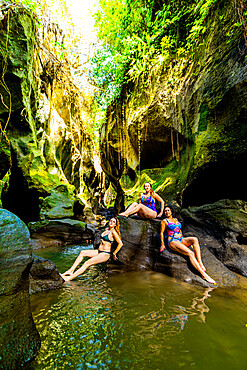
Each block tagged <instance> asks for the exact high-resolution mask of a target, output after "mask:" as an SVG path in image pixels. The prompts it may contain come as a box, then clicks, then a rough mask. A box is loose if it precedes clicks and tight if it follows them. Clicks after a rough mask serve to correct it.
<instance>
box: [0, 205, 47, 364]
mask: <svg viewBox="0 0 247 370" xmlns="http://www.w3.org/2000/svg"><path fill="white" fill-rule="evenodd" d="M0 253H1V258H0V281H1V287H0V310H1V320H0V367H1V368H5V369H17V368H19V367H20V366H21V365H23V364H24V363H25V362H26V361H28V360H30V359H31V358H33V357H34V356H35V355H36V354H37V352H38V350H39V348H40V337H39V333H38V331H37V329H36V327H35V324H34V321H33V318H32V313H31V309H30V300H29V271H30V267H31V264H32V261H33V258H32V250H31V243H30V238H29V232H28V229H27V227H26V225H25V224H24V223H23V222H22V221H21V220H20V219H19V218H18V217H17V216H15V215H14V214H12V213H11V212H9V211H7V210H5V209H0Z"/></svg>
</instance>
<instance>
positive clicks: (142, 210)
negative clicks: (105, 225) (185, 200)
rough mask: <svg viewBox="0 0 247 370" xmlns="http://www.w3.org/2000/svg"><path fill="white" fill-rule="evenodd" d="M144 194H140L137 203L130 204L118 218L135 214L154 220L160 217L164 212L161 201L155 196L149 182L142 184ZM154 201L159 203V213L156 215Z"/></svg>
mask: <svg viewBox="0 0 247 370" xmlns="http://www.w3.org/2000/svg"><path fill="white" fill-rule="evenodd" d="M144 189H145V191H146V192H145V193H142V194H141V199H140V202H139V203H136V202H134V203H132V204H131V205H130V206H129V207H128V208H127V209H126V211H125V212H122V213H120V214H119V215H120V216H125V217H128V216H130V215H133V214H134V213H137V214H138V216H139V217H140V218H143V219H145V218H156V217H161V216H162V214H163V210H164V201H163V199H162V198H161V197H160V196H159V195H158V194H156V193H155V192H154V191H153V189H152V186H151V184H150V183H149V182H145V184H144ZM155 199H156V200H158V201H159V202H160V213H159V214H158V215H157V209H156V206H155Z"/></svg>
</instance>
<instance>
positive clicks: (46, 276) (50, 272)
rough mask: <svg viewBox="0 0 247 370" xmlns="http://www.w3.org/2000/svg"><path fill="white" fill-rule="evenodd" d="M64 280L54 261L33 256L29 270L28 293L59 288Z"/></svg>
mask: <svg viewBox="0 0 247 370" xmlns="http://www.w3.org/2000/svg"><path fill="white" fill-rule="evenodd" d="M63 282H64V280H63V279H62V277H61V276H60V275H59V272H58V270H57V268H56V265H55V263H54V262H52V261H50V260H48V259H45V258H42V257H37V256H35V258H34V261H33V264H32V267H31V270H30V287H29V291H30V293H31V294H32V293H37V292H40V291H42V290H52V289H58V288H61V287H62V285H63Z"/></svg>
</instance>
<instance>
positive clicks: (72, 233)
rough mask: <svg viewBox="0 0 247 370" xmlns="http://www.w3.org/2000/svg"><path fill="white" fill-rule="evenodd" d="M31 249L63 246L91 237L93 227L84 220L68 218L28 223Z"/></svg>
mask: <svg viewBox="0 0 247 370" xmlns="http://www.w3.org/2000/svg"><path fill="white" fill-rule="evenodd" d="M28 227H29V230H30V233H31V238H32V247H33V249H38V248H45V247H49V246H63V245H65V244H75V243H79V242H83V241H88V240H91V239H93V236H94V231H93V228H90V227H87V225H86V223H85V222H82V221H79V220H73V219H70V218H65V219H58V220H43V221H40V222H30V223H29V224H28Z"/></svg>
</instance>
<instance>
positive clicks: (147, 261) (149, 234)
mask: <svg viewBox="0 0 247 370" xmlns="http://www.w3.org/2000/svg"><path fill="white" fill-rule="evenodd" d="M119 220H120V231H121V238H122V241H123V247H122V249H121V250H120V252H119V253H118V258H119V261H120V262H122V263H123V264H124V265H125V266H126V267H125V266H122V265H121V266H119V267H118V264H115V265H114V270H130V269H150V270H155V271H159V272H163V273H164V274H166V275H169V276H172V277H175V278H178V279H180V280H183V281H185V282H188V283H196V284H199V285H203V286H208V285H209V284H208V283H207V282H206V281H205V280H203V279H202V278H201V276H200V275H199V274H198V272H197V271H196V270H195V269H194V268H193V267H192V266H191V265H190V263H189V261H188V259H187V258H186V257H185V256H182V255H180V254H177V253H175V252H171V251H168V250H165V251H163V252H162V253H160V252H159V249H160V236H159V234H160V221H159V220H145V221H144V220H138V219H134V218H131V217H128V218H125V217H121V216H120V217H119ZM187 229H188V228H187ZM189 234H190V235H191V233H190V231H189V230H186V232H184V236H189ZM193 235H194V236H198V234H197V235H195V234H193ZM200 241H201V240H200ZM209 248H210V245H207V246H204V245H203V243H202V242H201V253H202V259H203V262H204V265H205V266H206V268H207V273H208V274H209V275H210V276H212V278H214V279H215V280H216V281H217V283H218V286H235V285H238V283H239V277H238V276H237V275H236V274H235V273H234V272H232V271H230V270H229V269H228V268H226V267H225V266H224V265H223V263H222V262H220V261H219V260H218V259H217V258H216V257H215V256H214V254H213V253H211V252H210V251H209Z"/></svg>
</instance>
